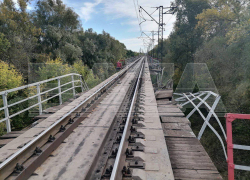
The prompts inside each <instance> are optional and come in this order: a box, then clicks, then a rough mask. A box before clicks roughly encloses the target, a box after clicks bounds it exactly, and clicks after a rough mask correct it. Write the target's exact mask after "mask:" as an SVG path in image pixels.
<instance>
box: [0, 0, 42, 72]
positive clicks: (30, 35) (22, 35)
mask: <svg viewBox="0 0 250 180" xmlns="http://www.w3.org/2000/svg"><path fill="white" fill-rule="evenodd" d="M18 4H19V7H20V8H16V7H15V4H14V3H13V1H12V0H4V1H3V2H1V3H0V32H1V33H2V34H4V36H2V35H1V39H2V38H3V37H4V39H5V46H6V42H7V41H8V42H9V45H7V46H6V47H7V48H6V49H5V50H4V51H1V54H0V58H1V59H2V60H3V61H5V62H8V63H11V64H14V65H15V67H16V68H18V69H19V70H20V71H21V72H22V73H23V74H24V76H26V75H27V69H28V63H29V61H30V60H31V59H32V58H34V56H35V53H34V48H35V46H36V43H37V36H38V35H39V34H40V32H41V31H40V29H39V28H36V27H35V26H34V25H33V23H32V22H31V17H30V15H29V14H28V13H27V12H26V8H27V2H26V1H25V0H19V1H18ZM7 44H8V43H7Z"/></svg>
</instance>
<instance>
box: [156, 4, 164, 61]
mask: <svg viewBox="0 0 250 180" xmlns="http://www.w3.org/2000/svg"><path fill="white" fill-rule="evenodd" d="M157 50H158V54H160V57H158V58H159V59H160V61H161V62H162V51H163V6H159V26H158V48H157Z"/></svg>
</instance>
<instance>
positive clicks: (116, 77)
mask: <svg viewBox="0 0 250 180" xmlns="http://www.w3.org/2000/svg"><path fill="white" fill-rule="evenodd" d="M140 59H141V58H139V59H138V60H137V61H134V62H132V63H131V64H129V65H128V66H126V67H125V68H124V69H122V70H121V71H119V72H118V73H116V74H115V75H114V77H112V79H110V80H109V81H108V82H105V84H103V85H102V86H101V87H99V88H98V89H97V90H95V91H94V92H93V93H92V94H91V95H89V96H88V97H87V98H86V99H84V100H82V101H81V102H79V104H78V105H76V106H75V107H74V108H72V109H71V110H69V111H68V112H67V113H65V114H64V115H63V116H62V117H60V118H59V119H58V120H57V121H55V122H54V123H53V124H52V125H51V126H49V127H48V128H47V129H45V130H44V131H42V132H41V133H40V134H39V135H37V136H36V137H35V138H34V139H32V140H31V141H29V142H28V143H27V144H25V145H24V146H23V147H22V148H21V149H19V150H18V151H17V152H15V153H13V154H12V155H11V156H10V157H8V158H7V159H6V160H5V161H3V162H2V163H0V170H1V169H2V168H4V167H5V166H6V165H7V164H8V163H10V162H11V161H12V160H13V159H15V158H17V157H18V156H19V155H20V154H21V153H23V152H24V151H26V150H27V149H28V148H29V147H30V146H32V145H33V144H34V143H35V142H37V141H38V140H40V139H41V138H42V137H43V136H44V135H46V134H47V133H48V132H50V130H52V129H53V128H54V127H56V126H57V125H58V124H60V123H61V122H62V121H63V120H64V119H65V118H66V117H68V116H69V115H70V114H72V113H73V112H75V111H76V110H77V109H78V108H79V107H81V106H82V105H83V104H86V103H87V102H88V101H89V100H91V99H92V98H93V97H95V96H96V95H97V94H98V93H100V92H101V91H102V90H103V89H105V88H107V87H108V86H109V85H111V84H112V82H114V81H116V80H117V79H118V78H120V76H121V75H122V74H124V73H126V71H127V70H128V69H129V68H130V67H131V66H132V65H134V64H135V63H136V62H138V61H139V60H140Z"/></svg>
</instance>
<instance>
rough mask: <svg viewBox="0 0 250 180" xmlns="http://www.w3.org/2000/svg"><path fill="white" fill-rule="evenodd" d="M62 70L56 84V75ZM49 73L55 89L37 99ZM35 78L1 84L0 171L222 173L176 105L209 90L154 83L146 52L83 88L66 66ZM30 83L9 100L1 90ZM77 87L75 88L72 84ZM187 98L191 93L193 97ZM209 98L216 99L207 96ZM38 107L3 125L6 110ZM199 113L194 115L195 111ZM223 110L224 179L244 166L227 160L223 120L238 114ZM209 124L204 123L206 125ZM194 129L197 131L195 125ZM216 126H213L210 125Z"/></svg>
mask: <svg viewBox="0 0 250 180" xmlns="http://www.w3.org/2000/svg"><path fill="white" fill-rule="evenodd" d="M64 77H70V78H71V80H70V81H69V82H67V83H65V84H71V85H72V87H71V88H69V89H66V90H62V86H64V84H61V79H62V78H64ZM52 80H53V81H57V82H58V86H57V87H55V88H54V89H53V90H58V93H57V94H56V95H54V96H52V97H49V98H47V99H45V100H43V99H42V98H41V95H42V94H44V93H46V92H49V91H50V90H47V91H45V92H41V91H40V86H41V84H43V83H47V82H49V81H52ZM52 80H51V79H49V80H46V81H43V82H38V83H34V84H30V85H28V86H23V87H20V88H16V89H12V90H8V91H6V92H1V95H2V97H3V102H4V106H3V107H1V109H0V110H2V111H4V113H5V117H4V118H3V119H2V120H1V121H0V122H5V123H6V127H7V131H8V133H7V134H5V135H3V136H2V137H0V146H1V148H0V179H8V180H9V179H30V180H33V179H34V180H37V179H38V180H39V179H41V180H45V179H48V180H51V179H92V180H95V179H112V180H119V179H124V180H130V179H135V180H147V179H148V180H151V179H156V180H173V179H190V180H191V179H192V180H194V179H213V180H215V179H222V177H221V176H220V174H219V172H218V170H217V169H216V167H215V166H214V164H213V162H212V161H211V159H210V157H209V156H208V154H207V153H206V151H205V149H204V148H203V146H202V145H201V143H200V142H199V137H198V138H196V136H195V134H194V133H193V131H192V129H191V127H190V121H189V120H188V118H187V117H185V115H184V113H183V112H182V111H181V109H180V108H179V107H180V106H179V105H178V104H181V105H182V106H184V105H186V104H188V103H189V104H191V105H193V107H194V110H193V113H194V111H198V112H200V110H199V107H200V106H201V105H202V104H203V105H204V104H205V105H206V102H205V100H206V99H204V98H205V97H206V96H208V94H209V95H212V96H213V95H214V96H215V99H216V98H218V97H219V95H217V94H214V93H213V92H199V93H196V94H192V93H186V94H185V93H184V94H176V95H180V97H179V98H176V99H174V98H173V90H172V89H164V90H163V89H161V90H157V91H156V92H155V91H154V88H153V85H152V81H151V77H150V68H149V58H148V57H147V56H141V57H136V58H134V59H133V61H131V62H130V63H129V64H128V65H127V66H126V67H124V68H123V69H122V70H120V71H119V72H117V73H115V74H113V75H112V76H110V77H109V78H108V79H106V80H105V81H103V82H102V83H100V84H99V85H97V86H95V87H94V88H92V89H88V87H87V85H86V83H85V82H84V80H83V79H82V78H81V76H80V75H78V74H69V75H65V76H63V77H57V78H53V79H52ZM28 87H34V88H35V89H36V90H37V91H36V92H37V93H36V94H35V95H33V96H32V97H29V98H28V99H24V100H21V101H19V102H15V103H13V104H9V102H8V99H7V93H10V92H12V91H18V90H20V89H24V88H28ZM77 88H78V89H80V91H81V93H77V91H76V89H77ZM70 90H71V91H72V93H73V96H74V98H73V99H70V100H69V101H65V102H63V99H62V94H63V93H65V92H67V91H70ZM55 97H56V98H59V105H57V106H54V107H50V108H47V109H43V106H42V103H43V102H45V101H48V100H49V99H50V98H55ZM31 98H34V99H36V100H37V103H35V104H34V105H32V106H31V107H29V108H27V109H24V110H23V111H21V112H17V113H15V114H10V112H9V111H8V109H9V108H10V107H11V106H14V105H18V103H21V102H24V101H26V100H30V99H31ZM194 100H199V103H198V104H197V103H195V101H194ZM215 102H216V100H215ZM206 106H207V108H208V109H209V110H210V112H211V113H209V115H208V117H202V118H203V120H204V128H203V131H204V130H205V128H206V127H207V126H208V127H210V126H211V125H210V124H209V119H210V118H211V116H214V117H216V114H215V113H214V107H210V106H208V105H206ZM34 107H38V111H39V112H38V113H39V115H37V116H36V117H35V118H34V123H33V124H32V125H31V126H29V127H27V128H25V129H23V130H22V131H11V125H10V120H11V118H12V117H14V116H16V115H18V114H20V113H23V112H24V111H28V110H30V109H31V108H34ZM201 116H202V115H201ZM243 116H244V115H242V116H240V115H233V114H228V115H227V119H228V121H227V132H225V131H224V133H223V134H224V138H226V140H227V143H228V145H227V146H223V142H222V146H223V148H224V152H225V158H226V159H227V160H228V166H229V172H230V173H231V174H229V179H230V178H231V179H233V174H232V173H233V170H234V169H236V168H238V169H243V170H249V169H248V167H246V166H240V165H234V164H233V159H232V158H233V157H232V155H233V154H232V150H233V148H238V149H245V150H249V147H247V146H242V145H233V144H232V137H231V133H230V131H232V129H230V128H231V127H230V123H231V122H232V121H233V120H234V119H237V118H249V116H247V115H245V116H244V117H243ZM210 128H211V127H210ZM203 131H201V135H202V133H203ZM215 133H216V131H215Z"/></svg>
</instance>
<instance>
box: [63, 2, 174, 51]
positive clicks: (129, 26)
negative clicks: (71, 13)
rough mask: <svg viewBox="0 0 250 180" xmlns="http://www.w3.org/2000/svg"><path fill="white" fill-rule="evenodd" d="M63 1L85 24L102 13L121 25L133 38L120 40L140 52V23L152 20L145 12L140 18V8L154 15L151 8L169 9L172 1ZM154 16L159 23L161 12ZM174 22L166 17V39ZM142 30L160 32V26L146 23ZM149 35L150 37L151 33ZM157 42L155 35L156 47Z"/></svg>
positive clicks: (125, 32) (124, 31)
mask: <svg viewBox="0 0 250 180" xmlns="http://www.w3.org/2000/svg"><path fill="white" fill-rule="evenodd" d="M63 1H64V2H65V3H66V4H68V5H69V6H73V8H74V9H75V10H76V12H77V13H78V14H79V15H80V18H81V19H83V20H84V21H85V23H86V22H87V21H89V20H90V19H91V18H92V16H93V14H95V13H100V14H101V15H102V16H103V17H106V19H109V20H112V22H111V23H113V22H117V23H116V24H117V25H118V24H119V25H120V26H122V27H123V28H122V29H123V30H122V32H121V33H123V34H126V35H128V34H131V35H129V36H130V37H131V38H128V39H121V38H119V39H118V40H120V41H122V42H123V43H124V44H125V45H126V46H127V49H132V50H135V49H136V50H137V51H138V50H139V49H140V47H142V45H143V41H142V40H141V39H138V38H137V37H139V36H140V34H141V32H140V27H139V22H140V21H142V19H143V18H145V19H147V20H150V19H151V18H150V17H149V16H148V15H147V14H146V13H145V12H142V13H141V16H142V17H140V16H139V9H138V8H139V6H140V5H141V6H142V7H143V8H144V9H145V10H146V11H147V12H149V13H152V12H154V10H155V8H151V7H159V6H160V5H163V6H164V7H169V6H170V5H171V1H172V0H157V1H152V0H87V1H88V2H81V1H75V0H71V2H70V1H69V0H63ZM84 1H86V0H84ZM97 6H98V7H97ZM97 8H98V10H97ZM166 10H167V9H166ZM152 16H153V18H155V19H156V20H157V21H158V20H159V11H158V10H157V11H155V13H153V14H152ZM95 20H96V19H95ZM95 20H93V21H95ZM116 20H117V21H116ZM138 20H139V22H138ZM118 21H119V22H118ZM174 22H175V16H173V15H164V23H166V25H165V26H164V28H165V31H164V38H167V37H168V36H169V34H170V32H171V30H172V28H173V24H174ZM111 23H110V22H108V23H107V24H110V25H111ZM141 29H142V30H143V31H153V30H154V31H158V25H157V24H156V23H155V22H154V21H146V22H144V23H142V24H141ZM148 34H149V35H150V33H149V32H148ZM135 36H136V37H135ZM130 40H131V41H132V43H131V42H130ZM157 40H158V37H157V35H155V45H156V44H157ZM136 46H137V47H136Z"/></svg>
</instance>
